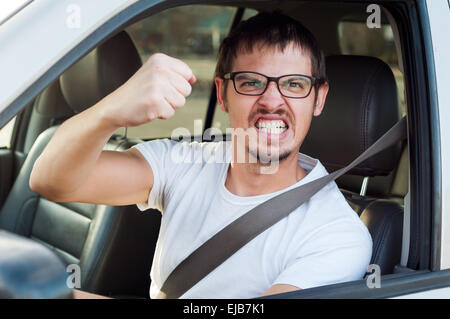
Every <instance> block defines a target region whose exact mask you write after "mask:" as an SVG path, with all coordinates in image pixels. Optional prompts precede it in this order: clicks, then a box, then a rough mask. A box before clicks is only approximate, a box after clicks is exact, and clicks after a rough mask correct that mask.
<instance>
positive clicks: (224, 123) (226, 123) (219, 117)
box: [211, 9, 258, 134]
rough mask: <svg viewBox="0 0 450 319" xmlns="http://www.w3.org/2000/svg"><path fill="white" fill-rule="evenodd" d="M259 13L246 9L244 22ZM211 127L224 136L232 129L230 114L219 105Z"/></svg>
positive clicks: (243, 17)
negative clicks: (229, 128)
mask: <svg viewBox="0 0 450 319" xmlns="http://www.w3.org/2000/svg"><path fill="white" fill-rule="evenodd" d="M257 13H258V11H256V10H253V9H245V11H244V15H243V16H242V20H247V19H248V18H250V17H252V16H254V15H256V14H257ZM211 127H213V128H217V129H219V130H220V131H221V132H222V133H223V134H225V132H226V129H227V128H228V127H230V120H229V117H228V114H227V113H225V112H224V111H222V110H221V109H220V107H219V105H218V104H217V103H216V108H215V111H214V117H213V121H212V123H211Z"/></svg>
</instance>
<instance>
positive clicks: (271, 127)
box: [255, 120, 287, 134]
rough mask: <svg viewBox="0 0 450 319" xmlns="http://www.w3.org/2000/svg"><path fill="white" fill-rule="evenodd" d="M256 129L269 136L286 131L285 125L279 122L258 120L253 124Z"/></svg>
mask: <svg viewBox="0 0 450 319" xmlns="http://www.w3.org/2000/svg"><path fill="white" fill-rule="evenodd" d="M255 126H256V128H257V129H258V130H260V131H262V132H265V133H270V134H281V133H283V132H284V131H285V130H287V125H286V123H285V122H284V121H281V120H272V121H264V120H260V121H258V122H257V123H256V124H255Z"/></svg>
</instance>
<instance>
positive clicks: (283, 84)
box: [223, 71, 317, 99]
mask: <svg viewBox="0 0 450 319" xmlns="http://www.w3.org/2000/svg"><path fill="white" fill-rule="evenodd" d="M223 78H224V79H225V80H232V81H233V85H234V89H235V90H236V92H237V93H239V94H243V95H253V96H255V95H262V94H264V92H266V90H267V87H268V86H269V83H270V82H271V81H273V82H275V83H276V84H277V87H278V91H279V92H280V94H281V95H283V96H284V97H288V98H293V99H302V98H305V97H307V96H308V95H309V94H310V93H311V89H312V87H313V85H315V84H316V82H317V79H316V78H315V77H312V76H309V75H303V74H288V75H283V76H279V77H270V76H266V75H264V74H261V73H257V72H247V71H242V72H231V73H227V74H225V75H224V76H223Z"/></svg>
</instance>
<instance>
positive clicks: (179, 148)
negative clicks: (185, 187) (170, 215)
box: [133, 139, 189, 212]
mask: <svg viewBox="0 0 450 319" xmlns="http://www.w3.org/2000/svg"><path fill="white" fill-rule="evenodd" d="M133 147H134V148H136V149H137V150H138V151H140V152H141V153H142V155H143V156H144V157H145V159H146V160H147V162H148V163H149V165H150V167H151V169H152V172H153V187H152V189H151V191H150V194H149V197H148V200H147V202H146V203H137V204H136V205H137V207H138V208H139V210H141V211H144V210H147V209H149V208H155V209H158V210H159V211H161V212H163V210H164V201H165V200H166V199H167V194H168V192H170V189H171V188H172V187H173V184H174V181H175V180H176V179H177V175H179V174H180V173H181V172H182V171H183V165H182V164H183V163H187V162H189V161H186V157H188V156H189V148H188V147H187V143H179V142H176V141H172V140H169V139H160V140H152V141H148V142H144V143H140V144H137V145H134V146H133Z"/></svg>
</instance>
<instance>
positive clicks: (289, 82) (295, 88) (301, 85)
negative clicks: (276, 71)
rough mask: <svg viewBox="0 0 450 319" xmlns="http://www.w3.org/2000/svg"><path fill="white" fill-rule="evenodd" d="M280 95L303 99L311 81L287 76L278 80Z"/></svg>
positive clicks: (306, 78)
mask: <svg viewBox="0 0 450 319" xmlns="http://www.w3.org/2000/svg"><path fill="white" fill-rule="evenodd" d="M279 86H280V90H281V93H282V94H283V95H285V96H289V97H305V96H307V95H308V93H309V91H310V90H311V79H310V78H308V77H306V76H301V75H288V76H285V77H282V78H280V82H279Z"/></svg>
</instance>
